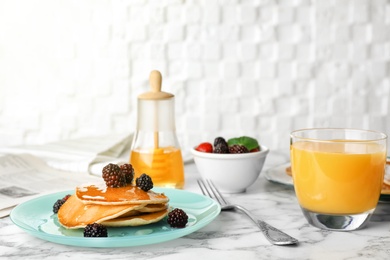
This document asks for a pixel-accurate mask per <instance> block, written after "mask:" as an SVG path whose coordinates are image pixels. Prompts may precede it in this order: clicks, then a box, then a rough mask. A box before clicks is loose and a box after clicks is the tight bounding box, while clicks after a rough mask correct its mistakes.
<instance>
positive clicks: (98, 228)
mask: <svg viewBox="0 0 390 260" xmlns="http://www.w3.org/2000/svg"><path fill="white" fill-rule="evenodd" d="M107 236H108V232H107V228H106V227H105V226H103V225H102V224H98V223H93V224H88V225H87V226H86V227H85V228H84V237H107Z"/></svg>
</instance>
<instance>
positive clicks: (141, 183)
mask: <svg viewBox="0 0 390 260" xmlns="http://www.w3.org/2000/svg"><path fill="white" fill-rule="evenodd" d="M135 184H136V185H137V187H139V188H140V189H142V190H144V191H148V190H151V189H153V181H152V178H150V176H149V175H147V174H145V173H143V174H141V176H139V177H138V178H137V179H136V180H135Z"/></svg>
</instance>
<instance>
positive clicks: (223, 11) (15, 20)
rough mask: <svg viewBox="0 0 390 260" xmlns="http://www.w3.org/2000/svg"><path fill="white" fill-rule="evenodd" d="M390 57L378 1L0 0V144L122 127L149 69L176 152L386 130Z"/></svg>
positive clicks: (387, 22) (388, 21) (130, 122)
mask: <svg viewBox="0 0 390 260" xmlns="http://www.w3.org/2000/svg"><path fill="white" fill-rule="evenodd" d="M389 61H390V2H389V1H386V0H349V1H348V0H333V1H332V0H312V1H310V0H279V1H276V0H275V1H271V0H259V1H255V0H253V1H249V0H248V1H245V0H242V1H239V0H227V1H222V0H221V1H216V0H203V1H195V0H193V1H185V0H161V1H159V0H133V1H131V0H128V1H124V0H123V1H120V0H105V1H99V0H96V1H92V0H91V1H76V0H74V1H66V0H64V1H56V0H46V1H43V0H35V1H34V0H25V1H20V0H19V1H18V0H16V1H15V0H0V146H5V145H19V144H38V143H44V142H48V141H55V140H60V139H68V138H76V137H81V136H86V135H104V134H109V133H110V134H111V133H123V132H132V131H133V130H134V127H135V120H136V110H135V109H136V100H137V96H138V94H140V93H142V92H144V91H145V90H146V89H147V88H148V77H149V72H150V71H151V70H153V69H158V70H160V71H161V72H162V74H163V77H164V81H163V87H164V89H165V90H166V91H168V92H172V93H174V94H175V95H176V115H177V117H176V119H177V122H176V123H177V132H178V136H179V139H180V142H181V144H182V146H183V147H184V148H185V149H187V148H188V147H189V146H192V145H195V144H196V143H197V142H200V141H206V140H209V141H210V140H213V138H214V137H215V136H217V135H223V136H225V137H231V136H238V135H244V134H245V135H252V136H255V137H257V138H259V139H260V141H261V143H263V144H264V145H267V146H269V147H270V148H271V149H283V150H284V151H286V152H288V146H289V132H290V131H291V130H293V129H296V128H302V127H316V126H321V127H325V126H334V127H355V128H365V129H368V128H369V129H374V130H381V131H387V132H388V133H390V127H389V126H390V124H388V123H387V121H390V120H388V117H389V109H388V107H389V105H388V100H389V95H390V94H389V93H390V92H389V87H390V86H389V75H390V63H389Z"/></svg>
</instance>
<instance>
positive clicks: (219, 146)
mask: <svg viewBox="0 0 390 260" xmlns="http://www.w3.org/2000/svg"><path fill="white" fill-rule="evenodd" d="M213 153H229V147H228V146H227V144H223V143H219V144H217V146H215V147H214V151H213Z"/></svg>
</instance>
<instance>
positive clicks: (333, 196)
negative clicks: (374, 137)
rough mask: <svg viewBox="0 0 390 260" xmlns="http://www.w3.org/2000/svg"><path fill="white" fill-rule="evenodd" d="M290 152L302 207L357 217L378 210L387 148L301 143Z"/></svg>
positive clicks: (297, 143) (338, 143) (370, 144)
mask: <svg viewBox="0 0 390 260" xmlns="http://www.w3.org/2000/svg"><path fill="white" fill-rule="evenodd" d="M290 149H291V162H292V172H293V178H294V187H295V193H296V195H297V198H298V200H299V202H300V205H301V206H302V208H304V209H307V210H309V211H312V212H318V213H329V214H357V213H363V212H367V211H369V210H372V209H374V208H375V207H376V204H377V203H378V199H379V196H380V192H381V186H382V182H383V177H384V170H385V164H386V148H385V147H384V146H383V145H380V144H377V143H373V142H372V143H370V142H364V143H363V142H357V141H345V140H340V141H334V142H322V143H321V142H315V143H313V142H305V141H298V142H295V143H293V144H292V146H291V148H290Z"/></svg>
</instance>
